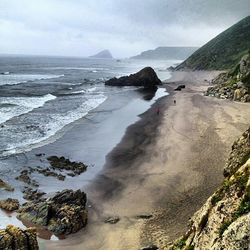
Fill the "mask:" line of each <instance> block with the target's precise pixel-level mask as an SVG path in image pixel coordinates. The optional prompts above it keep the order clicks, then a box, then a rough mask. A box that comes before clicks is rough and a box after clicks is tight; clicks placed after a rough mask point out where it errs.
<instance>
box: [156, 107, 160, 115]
mask: <svg viewBox="0 0 250 250" xmlns="http://www.w3.org/2000/svg"><path fill="white" fill-rule="evenodd" d="M156 114H157V115H159V114H160V108H159V107H158V108H157V109H156Z"/></svg>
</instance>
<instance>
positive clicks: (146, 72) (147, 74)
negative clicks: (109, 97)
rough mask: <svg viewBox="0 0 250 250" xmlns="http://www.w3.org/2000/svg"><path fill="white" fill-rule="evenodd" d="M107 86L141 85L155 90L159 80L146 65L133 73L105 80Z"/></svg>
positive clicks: (159, 82)
mask: <svg viewBox="0 0 250 250" xmlns="http://www.w3.org/2000/svg"><path fill="white" fill-rule="evenodd" d="M105 84H106V85H109V86H142V87H144V88H145V89H152V90H156V89H157V85H159V84H161V80H160V79H159V78H158V77H157V75H156V73H155V71H154V70H153V69H152V68H151V67H146V68H143V69H142V70H140V71H139V72H137V73H135V74H131V75H129V76H122V77H120V78H116V77H114V78H112V79H110V80H108V81H106V82H105Z"/></svg>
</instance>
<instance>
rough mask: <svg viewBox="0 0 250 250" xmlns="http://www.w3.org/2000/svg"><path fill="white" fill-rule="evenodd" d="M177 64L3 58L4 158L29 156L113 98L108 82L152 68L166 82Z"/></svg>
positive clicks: (0, 119)
mask: <svg viewBox="0 0 250 250" xmlns="http://www.w3.org/2000/svg"><path fill="white" fill-rule="evenodd" d="M174 63H176V62H174V61H164V62H163V61H154V62H149V61H136V62H135V61H133V60H124V61H116V60H104V59H80V58H53V57H48V58H46V57H2V58H1V62H0V73H2V74H1V75H0V127H1V128H0V129H1V133H0V157H6V156H8V155H12V154H16V153H21V152H25V151H27V150H30V149H32V148H33V147H37V146H38V145H39V143H41V142H43V143H45V144H46V140H48V139H51V138H52V137H53V136H55V135H56V134H57V135H58V133H59V132H60V131H61V130H63V129H64V128H65V126H67V125H69V124H71V123H72V122H74V121H76V120H78V119H80V118H82V117H84V116H86V115H87V114H88V113H89V112H90V111H91V110H93V109H95V108H96V107H98V106H99V105H100V104H101V103H103V102H104V101H105V100H107V98H109V96H110V95H115V94H116V93H119V92H120V91H128V90H131V89H136V88H134V87H130V88H126V87H125V88H109V87H105V86H104V81H105V79H108V78H111V77H114V76H122V75H127V74H130V73H135V72H136V71H138V70H140V69H141V68H143V67H145V66H148V65H153V67H154V68H155V70H156V72H157V74H158V76H159V77H160V78H162V79H166V78H168V77H169V72H167V71H166V68H167V67H169V66H170V65H173V64H174Z"/></svg>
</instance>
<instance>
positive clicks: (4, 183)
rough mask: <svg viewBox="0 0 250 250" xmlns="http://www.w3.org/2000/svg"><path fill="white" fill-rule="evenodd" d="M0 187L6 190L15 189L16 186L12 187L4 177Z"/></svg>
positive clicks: (0, 181)
mask: <svg viewBox="0 0 250 250" xmlns="http://www.w3.org/2000/svg"><path fill="white" fill-rule="evenodd" d="M0 189H4V190H6V191H10V192H12V191H14V188H13V187H11V186H10V185H9V184H8V183H7V182H5V181H3V180H2V179H0Z"/></svg>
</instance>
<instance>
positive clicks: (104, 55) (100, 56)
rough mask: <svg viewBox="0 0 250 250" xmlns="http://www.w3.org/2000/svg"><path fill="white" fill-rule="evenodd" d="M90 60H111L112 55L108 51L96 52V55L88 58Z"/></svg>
mask: <svg viewBox="0 0 250 250" xmlns="http://www.w3.org/2000/svg"><path fill="white" fill-rule="evenodd" d="M90 58H96V59H113V56H112V54H111V53H110V51H109V50H107V49H105V50H102V51H100V52H98V53H97V54H95V55H93V56H90Z"/></svg>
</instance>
